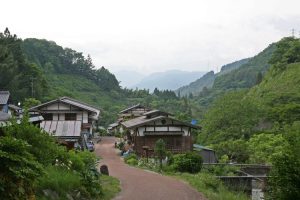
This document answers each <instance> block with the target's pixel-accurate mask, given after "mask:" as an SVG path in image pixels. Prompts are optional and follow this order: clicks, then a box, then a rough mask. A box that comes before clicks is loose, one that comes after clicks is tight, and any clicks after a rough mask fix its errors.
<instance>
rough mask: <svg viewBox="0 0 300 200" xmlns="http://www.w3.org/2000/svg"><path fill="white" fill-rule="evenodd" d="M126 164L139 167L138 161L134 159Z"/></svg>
mask: <svg viewBox="0 0 300 200" xmlns="http://www.w3.org/2000/svg"><path fill="white" fill-rule="evenodd" d="M126 163H127V164H129V165H137V164H138V160H137V159H134V158H130V159H128V160H127V162H126Z"/></svg>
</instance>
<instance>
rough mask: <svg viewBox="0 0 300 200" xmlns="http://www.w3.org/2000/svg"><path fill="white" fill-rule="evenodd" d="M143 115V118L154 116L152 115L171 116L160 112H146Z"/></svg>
mask: <svg viewBox="0 0 300 200" xmlns="http://www.w3.org/2000/svg"><path fill="white" fill-rule="evenodd" d="M143 115H145V116H154V115H164V116H171V115H172V114H171V113H168V112H164V111H160V110H151V111H148V112H145V113H144V114H143Z"/></svg>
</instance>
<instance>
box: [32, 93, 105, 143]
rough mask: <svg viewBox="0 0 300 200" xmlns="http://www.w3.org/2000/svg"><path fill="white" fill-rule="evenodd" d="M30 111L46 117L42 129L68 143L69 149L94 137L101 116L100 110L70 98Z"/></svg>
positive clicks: (62, 98) (60, 99) (48, 103)
mask: <svg viewBox="0 0 300 200" xmlns="http://www.w3.org/2000/svg"><path fill="white" fill-rule="evenodd" d="M30 111H31V112H37V113H40V114H41V115H42V116H43V117H44V121H42V122H41V123H40V127H41V128H42V129H44V130H45V131H46V132H48V133H49V134H52V135H53V136H54V137H57V138H58V139H60V140H62V141H63V142H67V143H68V148H72V146H74V143H75V142H80V141H82V140H83V139H86V138H87V137H88V136H89V135H92V131H93V127H94V126H95V123H96V121H97V120H98V117H99V114H100V110H99V109H98V108H95V107H93V106H91V105H88V104H86V103H83V102H80V101H78V100H75V99H71V98H69V97H61V98H58V99H55V100H52V101H49V102H45V103H43V104H40V105H38V106H35V107H32V108H31V109H30Z"/></svg>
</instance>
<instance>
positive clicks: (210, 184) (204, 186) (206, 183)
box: [134, 159, 250, 200]
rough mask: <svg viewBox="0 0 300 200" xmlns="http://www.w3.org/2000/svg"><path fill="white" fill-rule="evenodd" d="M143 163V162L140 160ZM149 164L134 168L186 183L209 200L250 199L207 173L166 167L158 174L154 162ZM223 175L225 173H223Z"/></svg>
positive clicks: (141, 164)
mask: <svg viewBox="0 0 300 200" xmlns="http://www.w3.org/2000/svg"><path fill="white" fill-rule="evenodd" d="M142 161H143V160H142ZM149 161H150V162H149V163H145V162H141V160H140V162H139V163H140V164H139V165H134V166H135V167H138V168H142V169H148V170H151V171H155V172H158V173H162V174H164V175H167V176H172V177H175V178H177V179H180V180H183V181H185V182H187V183H188V184H189V185H190V186H192V187H193V188H195V189H196V190H198V191H199V192H200V193H202V194H203V195H204V196H205V197H206V198H207V199H209V200H249V199H250V198H249V197H248V196H247V195H246V194H245V193H243V192H233V191H230V190H229V189H228V188H227V187H225V186H224V185H223V183H222V182H221V181H220V180H219V179H217V178H216V177H215V175H213V174H211V173H208V172H200V173H197V174H190V173H179V172H173V171H172V170H170V169H169V168H168V167H166V166H164V167H163V171H162V172H160V170H159V168H158V166H157V165H155V166H153V164H154V163H155V162H154V161H153V162H151V159H150V160H149ZM224 173H225V172H224Z"/></svg>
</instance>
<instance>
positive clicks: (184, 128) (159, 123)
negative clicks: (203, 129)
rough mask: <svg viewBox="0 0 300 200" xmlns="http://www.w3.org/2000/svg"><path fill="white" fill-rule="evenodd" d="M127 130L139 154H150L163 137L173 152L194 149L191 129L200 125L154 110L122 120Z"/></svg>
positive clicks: (129, 138) (167, 146) (128, 136)
mask: <svg viewBox="0 0 300 200" xmlns="http://www.w3.org/2000/svg"><path fill="white" fill-rule="evenodd" d="M121 124H122V126H124V128H125V129H126V130H127V138H128V140H130V141H131V142H132V143H133V150H134V151H135V152H136V153H137V154H138V155H144V154H145V153H146V152H145V151H148V154H149V155H152V154H153V152H154V146H155V143H156V141H157V140H158V139H160V138H161V139H163V140H164V141H165V143H166V148H167V150H168V151H170V152H172V153H182V152H187V151H192V150H193V143H192V136H191V129H198V128H199V127H198V126H195V125H192V124H189V123H185V122H182V121H180V120H177V119H174V118H173V117H171V114H170V113H166V112H162V111H159V110H152V111H149V112H146V113H144V114H143V115H142V116H140V117H137V118H134V119H131V120H128V121H124V122H121Z"/></svg>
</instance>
